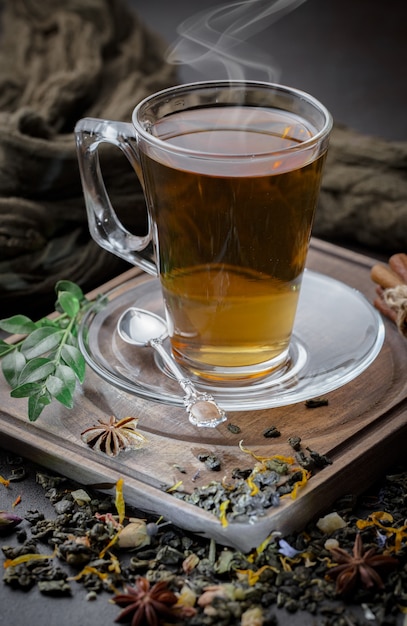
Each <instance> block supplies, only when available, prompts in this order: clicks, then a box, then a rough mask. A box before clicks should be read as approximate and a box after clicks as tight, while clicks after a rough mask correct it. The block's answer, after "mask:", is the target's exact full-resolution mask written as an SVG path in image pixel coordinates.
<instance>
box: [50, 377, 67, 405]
mask: <svg viewBox="0 0 407 626" xmlns="http://www.w3.org/2000/svg"><path fill="white" fill-rule="evenodd" d="M45 384H46V388H47V390H48V391H49V393H50V395H51V396H53V397H54V398H56V399H57V400H59V402H60V403H61V404H63V405H64V406H66V407H68V409H72V407H73V396H72V393H71V391H70V389H69V388H68V387H67V386H66V385H65V384H64V381H63V380H61V379H60V378H58V377H57V376H48V378H47V380H46V383H45Z"/></svg>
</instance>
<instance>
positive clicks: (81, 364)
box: [61, 345, 86, 383]
mask: <svg viewBox="0 0 407 626" xmlns="http://www.w3.org/2000/svg"><path fill="white" fill-rule="evenodd" d="M61 357H62V360H63V361H64V363H66V365H68V367H70V368H71V369H72V370H73V371H74V372H75V376H76V377H77V379H78V380H79V382H80V383H83V381H84V380H85V370H86V363H85V359H84V357H83V355H82V353H81V351H80V350H79V349H78V348H76V347H75V346H68V345H65V346H64V347H63V348H62V352H61Z"/></svg>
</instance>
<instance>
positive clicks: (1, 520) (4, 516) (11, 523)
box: [0, 511, 23, 535]
mask: <svg viewBox="0 0 407 626" xmlns="http://www.w3.org/2000/svg"><path fill="white" fill-rule="evenodd" d="M22 521H23V520H22V518H21V517H18V515H13V513H7V512H6V511H0V535H6V534H8V533H9V532H11V531H12V530H13V529H14V528H15V527H16V526H18V525H19V524H20V523H21V522H22Z"/></svg>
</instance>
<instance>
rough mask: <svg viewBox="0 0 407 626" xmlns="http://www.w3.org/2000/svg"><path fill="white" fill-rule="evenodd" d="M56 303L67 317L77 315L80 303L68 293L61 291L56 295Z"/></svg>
mask: <svg viewBox="0 0 407 626" xmlns="http://www.w3.org/2000/svg"><path fill="white" fill-rule="evenodd" d="M58 302H59V304H60V307H61V309H62V310H63V311H64V312H65V313H66V314H67V315H68V316H69V317H71V318H72V317H75V316H76V315H78V313H79V310H80V303H79V300H78V298H76V297H75V296H74V295H72V293H70V292H69V291H61V292H60V293H59V295H58Z"/></svg>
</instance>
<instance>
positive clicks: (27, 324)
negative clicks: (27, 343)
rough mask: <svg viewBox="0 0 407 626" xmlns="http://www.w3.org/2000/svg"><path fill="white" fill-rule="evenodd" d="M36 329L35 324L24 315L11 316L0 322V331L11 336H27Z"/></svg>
mask: <svg viewBox="0 0 407 626" xmlns="http://www.w3.org/2000/svg"><path fill="white" fill-rule="evenodd" d="M36 328H37V326H36V324H35V322H33V321H32V320H30V318H29V317H27V316H26V315H13V317H8V318H6V319H4V320H0V329H1V330H4V331H5V332H6V333H11V334H12V335H27V334H28V333H31V332H32V331H33V330H35V329H36Z"/></svg>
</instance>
